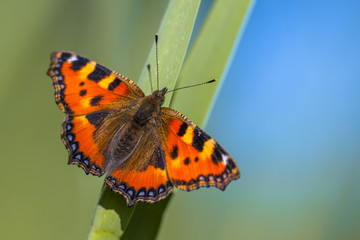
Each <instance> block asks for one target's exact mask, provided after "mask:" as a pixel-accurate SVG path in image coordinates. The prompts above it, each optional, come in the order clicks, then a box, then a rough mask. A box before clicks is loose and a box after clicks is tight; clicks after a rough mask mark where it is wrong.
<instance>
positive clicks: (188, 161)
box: [184, 157, 190, 165]
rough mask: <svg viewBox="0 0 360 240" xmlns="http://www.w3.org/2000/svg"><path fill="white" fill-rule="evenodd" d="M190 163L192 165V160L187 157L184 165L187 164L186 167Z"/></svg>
mask: <svg viewBox="0 0 360 240" xmlns="http://www.w3.org/2000/svg"><path fill="white" fill-rule="evenodd" d="M189 163H190V158H188V157H187V158H185V160H184V164H185V165H189Z"/></svg>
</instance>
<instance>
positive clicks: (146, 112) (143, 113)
mask: <svg viewBox="0 0 360 240" xmlns="http://www.w3.org/2000/svg"><path fill="white" fill-rule="evenodd" d="M166 92H167V88H164V89H162V90H160V91H154V92H153V94H152V95H150V96H147V97H145V98H144V100H143V101H142V103H141V104H140V106H139V109H138V110H137V111H136V113H135V114H134V118H133V119H134V122H135V123H137V124H139V125H140V126H144V125H146V124H147V123H148V122H149V121H150V119H152V118H154V117H156V116H159V114H160V112H161V104H162V103H163V102H164V99H165V93H166Z"/></svg>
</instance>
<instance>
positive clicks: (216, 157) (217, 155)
mask: <svg viewBox="0 0 360 240" xmlns="http://www.w3.org/2000/svg"><path fill="white" fill-rule="evenodd" d="M223 154H224V155H227V154H226V153H225V152H224V150H223V149H222V147H221V146H220V145H219V144H218V143H216V146H215V148H214V152H213V154H212V155H211V159H212V161H213V162H214V163H215V164H217V163H218V162H221V161H222V155H223Z"/></svg>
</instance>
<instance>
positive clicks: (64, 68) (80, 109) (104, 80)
mask: <svg viewBox="0 0 360 240" xmlns="http://www.w3.org/2000/svg"><path fill="white" fill-rule="evenodd" d="M48 75H49V76H50V77H52V78H53V81H54V87H55V100H56V103H57V104H58V106H59V107H60V109H61V110H62V111H63V112H65V113H66V114H73V115H81V114H87V113H90V112H95V111H99V110H103V109H106V108H110V107H111V106H112V105H113V104H114V103H116V102H119V101H127V100H132V99H137V98H140V97H144V93H143V92H142V91H141V89H140V88H139V87H138V86H137V85H136V84H135V83H134V82H133V81H131V80H130V79H128V78H126V77H124V76H123V75H121V74H119V73H116V72H114V71H112V70H110V69H108V68H106V67H104V66H102V65H100V64H98V63H96V62H94V61H91V60H89V59H87V58H84V57H81V56H79V55H77V54H75V53H71V52H54V53H52V54H51V65H50V69H49V71H48Z"/></svg>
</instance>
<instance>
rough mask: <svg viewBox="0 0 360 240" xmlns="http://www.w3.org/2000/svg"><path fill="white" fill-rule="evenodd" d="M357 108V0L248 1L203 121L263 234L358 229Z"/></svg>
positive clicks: (336, 234) (351, 232)
mask: <svg viewBox="0 0 360 240" xmlns="http://www.w3.org/2000/svg"><path fill="white" fill-rule="evenodd" d="M359 110H360V2H359V1H355V0H353V1H352V0H346V1H319V0H318V1H280V0H279V1H257V2H256V4H255V6H254V8H253V11H252V14H251V16H250V18H249V21H248V25H247V26H246V29H245V31H244V33H243V36H242V39H241V41H240V44H239V47H238V49H237V51H236V55H235V58H234V62H233V63H232V65H231V68H230V70H229V73H228V76H227V80H226V82H225V84H224V86H223V89H222V90H221V92H220V94H219V98H218V101H217V103H216V104H215V107H214V110H213V112H212V114H211V117H210V120H209V124H208V127H207V131H208V132H210V133H211V134H212V135H213V136H214V137H215V138H216V139H217V140H219V141H220V142H221V143H222V144H223V145H224V146H225V147H226V149H227V150H228V151H229V152H230V153H232V154H233V156H234V158H235V159H236V160H237V162H238V164H239V166H240V168H241V172H242V177H241V179H240V180H239V181H237V182H236V183H235V184H234V185H237V186H235V187H233V188H231V187H229V191H237V194H238V195H241V196H242V197H239V198H238V201H239V204H240V205H241V204H244V202H247V201H250V202H251V203H252V205H251V206H249V207H248V209H249V208H250V210H249V211H250V212H251V213H252V216H253V217H254V214H255V215H256V216H258V217H259V219H258V221H257V223H259V224H260V225H261V224H264V226H265V228H269V232H267V233H268V234H269V235H268V236H269V238H270V239H284V238H281V234H284V236H283V237H289V238H287V239H295V238H294V237H295V236H296V233H297V232H299V233H301V234H305V233H307V234H309V235H306V234H305V235H302V236H307V237H310V236H311V238H312V239H358V237H360V232H359V230H358V226H359V224H360V208H359V205H358V203H359V202H360V191H359V187H358V186H359V183H360V161H359V160H360V159H359V157H360V148H359V147H360V141H359V140H360V124H359V122H360V111H359ZM224 122H226V124H224ZM230 189H231V190H230ZM241 199H243V200H241ZM244 208H246V207H244ZM240 209H241V210H244V209H242V207H240ZM240 209H239V208H238V210H239V211H237V210H236V209H234V211H235V212H236V213H238V214H239V215H238V216H241V215H244V214H249V212H247V213H246V212H240ZM236 213H234V215H236ZM250 221H251V219H250ZM284 228H285V229H287V230H288V231H289V233H286V230H285V232H284ZM240 229H241V227H240ZM296 229H298V230H296ZM300 229H302V231H301V230H300ZM276 230H279V231H280V230H282V233H281V234H280V235H276V234H275V233H274V235H272V234H271V231H276ZM291 230H293V231H291ZM265 231H266V230H265ZM304 232H305V233H304ZM239 234H240V233H239ZM272 237H273V238H272ZM277 237H280V238H277ZM299 237H300V236H299ZM269 238H268V239H269ZM245 239H246V238H245Z"/></svg>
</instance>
